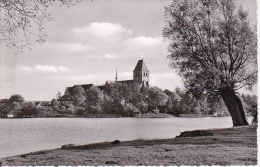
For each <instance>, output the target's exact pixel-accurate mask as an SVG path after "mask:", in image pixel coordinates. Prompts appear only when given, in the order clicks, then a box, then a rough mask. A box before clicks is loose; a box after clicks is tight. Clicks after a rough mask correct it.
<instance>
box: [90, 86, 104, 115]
mask: <svg viewBox="0 0 260 167" xmlns="http://www.w3.org/2000/svg"><path fill="white" fill-rule="evenodd" d="M103 98H104V96H103V92H102V91H101V90H100V89H99V88H98V87H95V86H92V87H91V88H90V89H88V90H87V91H86V110H87V111H88V112H90V113H101V112H102V103H103Z"/></svg>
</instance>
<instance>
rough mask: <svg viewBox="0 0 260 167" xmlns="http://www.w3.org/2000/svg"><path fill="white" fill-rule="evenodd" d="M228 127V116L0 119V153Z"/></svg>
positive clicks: (230, 125) (11, 153) (20, 152)
mask: <svg viewBox="0 0 260 167" xmlns="http://www.w3.org/2000/svg"><path fill="white" fill-rule="evenodd" d="M226 127H232V121H231V118H230V117H217V118H214V117H206V118H152V119H151V118H150V119H149V118H31V119H30V118H28V119H0V157H6V156H13V155H17V154H23V153H28V152H32V151H39V150H45V149H53V148H60V147H61V146H62V145H64V144H70V143H73V144H76V145H82V144H89V143H98V142H104V141H114V140H121V141H126V140H133V139H162V138H173V137H175V136H177V135H179V134H180V132H181V131H185V130H195V129H208V128H226Z"/></svg>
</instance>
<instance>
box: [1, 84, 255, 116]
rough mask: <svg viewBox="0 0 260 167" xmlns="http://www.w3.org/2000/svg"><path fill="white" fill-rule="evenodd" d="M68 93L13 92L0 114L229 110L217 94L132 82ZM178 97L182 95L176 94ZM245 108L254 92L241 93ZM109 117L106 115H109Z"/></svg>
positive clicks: (250, 108)
mask: <svg viewBox="0 0 260 167" xmlns="http://www.w3.org/2000/svg"><path fill="white" fill-rule="evenodd" d="M70 97H71V98H72V99H73V101H64V100H61V99H62V98H61V95H60V94H58V96H57V97H56V98H54V99H52V101H51V102H49V103H48V102H42V103H41V104H37V103H35V102H26V101H25V100H24V98H23V97H22V96H21V95H12V96H11V97H10V98H9V99H2V100H1V101H0V114H1V115H0V116H1V117H2V118H5V117H8V114H9V115H13V117H20V118H22V117H59V116H76V117H88V116H90V115H110V116H112V115H113V116H123V117H132V116H134V114H136V113H151V112H155V113H156V112H158V111H159V112H160V113H167V114H172V115H174V116H180V115H181V114H202V115H212V114H215V113H221V114H224V115H225V114H226V115H228V111H227V109H226V107H225V105H224V103H223V102H222V100H221V98H219V97H218V96H212V97H211V96H208V95H207V96H206V95H205V96H202V97H199V98H197V97H195V96H194V95H193V94H192V93H191V92H188V91H181V90H180V88H176V90H175V92H172V91H169V90H164V91H163V90H161V89H159V88H157V87H141V86H140V85H139V84H136V83H132V84H127V85H122V84H121V83H107V84H105V85H104V89H103V90H100V89H99V88H98V87H95V86H92V87H91V88H89V89H87V90H84V88H83V87H82V86H80V85H75V86H73V87H72V90H71V92H70ZM179 97H181V98H179ZM241 99H242V101H243V105H244V108H245V110H246V111H247V112H248V113H249V114H252V113H254V112H256V108H257V96H255V95H253V96H250V95H242V96H241ZM108 117H109V116H108Z"/></svg>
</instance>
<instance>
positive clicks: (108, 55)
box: [103, 53, 116, 59]
mask: <svg viewBox="0 0 260 167" xmlns="http://www.w3.org/2000/svg"><path fill="white" fill-rule="evenodd" d="M103 58H106V59H114V58H116V55H115V54H109V53H108V54H106V55H105V56H104V57H103Z"/></svg>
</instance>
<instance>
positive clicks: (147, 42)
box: [124, 36, 163, 47]
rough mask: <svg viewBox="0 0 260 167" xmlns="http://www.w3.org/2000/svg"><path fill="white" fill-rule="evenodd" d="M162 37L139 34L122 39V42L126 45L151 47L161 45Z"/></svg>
mask: <svg viewBox="0 0 260 167" xmlns="http://www.w3.org/2000/svg"><path fill="white" fill-rule="evenodd" d="M162 40H163V39H162V37H155V38H152V37H146V36H140V37H135V38H130V39H127V40H126V41H124V44H125V45H126V46H131V47H133V46H134V47H140V46H141V47H143V46H145V47H153V46H156V45H161V44H162Z"/></svg>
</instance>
